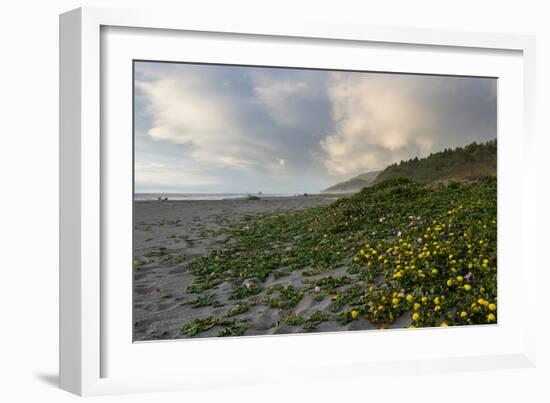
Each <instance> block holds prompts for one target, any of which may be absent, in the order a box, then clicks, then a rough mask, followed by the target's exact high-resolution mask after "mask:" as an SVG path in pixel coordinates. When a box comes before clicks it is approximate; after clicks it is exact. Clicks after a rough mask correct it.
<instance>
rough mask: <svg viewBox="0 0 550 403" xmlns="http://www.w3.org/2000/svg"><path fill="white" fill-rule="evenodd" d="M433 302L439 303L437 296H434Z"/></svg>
mask: <svg viewBox="0 0 550 403" xmlns="http://www.w3.org/2000/svg"><path fill="white" fill-rule="evenodd" d="M434 304H436V305H439V297H435V298H434Z"/></svg>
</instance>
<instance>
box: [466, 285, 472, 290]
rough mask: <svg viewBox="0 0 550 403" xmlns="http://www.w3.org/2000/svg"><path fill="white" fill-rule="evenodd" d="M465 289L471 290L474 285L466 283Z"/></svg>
mask: <svg viewBox="0 0 550 403" xmlns="http://www.w3.org/2000/svg"><path fill="white" fill-rule="evenodd" d="M464 289H465V290H466V291H470V290H471V289H472V286H471V285H470V284H464Z"/></svg>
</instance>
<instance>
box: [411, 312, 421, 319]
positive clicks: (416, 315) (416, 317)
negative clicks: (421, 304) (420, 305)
mask: <svg viewBox="0 0 550 403" xmlns="http://www.w3.org/2000/svg"><path fill="white" fill-rule="evenodd" d="M418 319H420V314H418V313H417V312H415V313H413V315H412V320H418Z"/></svg>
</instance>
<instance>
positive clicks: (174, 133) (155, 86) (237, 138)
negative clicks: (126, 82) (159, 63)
mask: <svg viewBox="0 0 550 403" xmlns="http://www.w3.org/2000/svg"><path fill="white" fill-rule="evenodd" d="M136 86H137V88H138V89H139V90H141V91H142V92H143V94H144V95H145V97H146V99H147V105H148V110H149V113H150V116H151V119H152V126H151V128H149V130H148V135H149V137H150V138H151V139H153V140H157V141H169V142H172V143H175V144H186V145H189V146H190V149H191V152H190V153H191V157H192V158H193V159H194V160H195V161H197V162H205V163H214V164H217V165H218V166H231V167H237V168H246V167H249V166H251V165H253V162H252V161H249V160H247V159H246V158H245V157H243V155H244V154H247V153H248V154H253V153H251V149H253V148H255V147H256V145H255V144H254V143H253V141H252V139H250V138H244V137H243V134H244V133H245V132H246V131H245V130H243V128H242V127H241V123H240V121H239V113H238V111H237V110H236V109H235V108H237V107H238V102H236V101H235V100H232V99H231V97H230V96H229V95H226V94H223V93H220V91H219V87H218V88H215V87H212V86H210V84H209V80H208V77H207V76H201V75H196V74H191V73H189V74H186V75H185V76H169V75H165V76H163V77H162V78H158V79H152V80H149V81H136Z"/></svg>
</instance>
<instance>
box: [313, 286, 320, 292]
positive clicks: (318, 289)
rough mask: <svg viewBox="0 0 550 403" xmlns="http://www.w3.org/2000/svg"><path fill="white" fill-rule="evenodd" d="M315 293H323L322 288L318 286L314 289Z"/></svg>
mask: <svg viewBox="0 0 550 403" xmlns="http://www.w3.org/2000/svg"><path fill="white" fill-rule="evenodd" d="M313 291H315V292H321V287H319V286H318V285H316V286H315V288H314V289H313Z"/></svg>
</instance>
